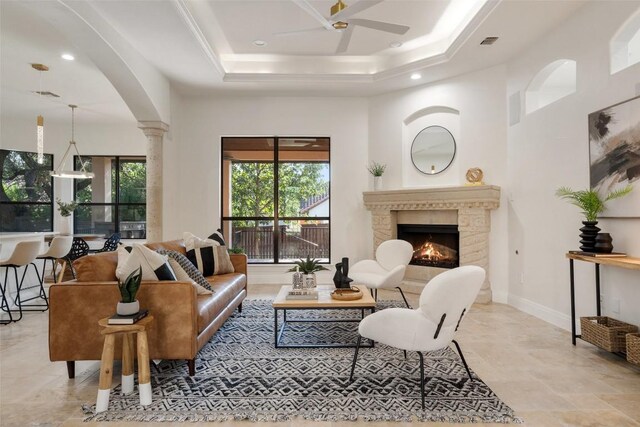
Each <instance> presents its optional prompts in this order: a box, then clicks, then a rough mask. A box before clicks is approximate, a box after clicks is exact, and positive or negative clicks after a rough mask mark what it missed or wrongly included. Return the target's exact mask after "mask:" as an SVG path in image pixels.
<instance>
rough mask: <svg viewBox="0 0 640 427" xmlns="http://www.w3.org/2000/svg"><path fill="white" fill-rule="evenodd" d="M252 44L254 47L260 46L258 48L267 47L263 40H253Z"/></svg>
mask: <svg viewBox="0 0 640 427" xmlns="http://www.w3.org/2000/svg"><path fill="white" fill-rule="evenodd" d="M253 44H255V45H256V46H260V47H262V46H266V45H267V42H266V41H264V40H254V41H253Z"/></svg>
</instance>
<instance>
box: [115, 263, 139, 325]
mask: <svg viewBox="0 0 640 427" xmlns="http://www.w3.org/2000/svg"><path fill="white" fill-rule="evenodd" d="M141 281H142V267H140V268H138V269H137V270H135V271H132V272H131V274H129V277H127V279H126V280H125V281H124V282H120V281H118V289H119V290H120V296H121V299H120V302H118V305H117V307H116V313H118V315H120V316H130V315H132V314H136V313H137V312H139V311H140V303H139V302H138V300H137V299H136V294H137V293H138V289H139V288H140V282H141Z"/></svg>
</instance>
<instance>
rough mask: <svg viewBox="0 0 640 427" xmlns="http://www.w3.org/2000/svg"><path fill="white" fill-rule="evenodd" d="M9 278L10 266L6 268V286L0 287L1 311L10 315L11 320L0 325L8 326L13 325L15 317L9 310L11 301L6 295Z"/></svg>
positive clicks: (0, 322) (0, 321) (1, 322)
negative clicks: (0, 296) (0, 297)
mask: <svg viewBox="0 0 640 427" xmlns="http://www.w3.org/2000/svg"><path fill="white" fill-rule="evenodd" d="M8 277H9V266H5V270H4V284H3V285H2V286H0V292H1V293H2V301H1V302H0V309H2V311H4V312H6V313H8V314H9V320H0V325H8V324H9V323H13V315H12V314H11V310H9V300H8V299H7V295H6V291H7V278H8ZM5 307H6V310H5Z"/></svg>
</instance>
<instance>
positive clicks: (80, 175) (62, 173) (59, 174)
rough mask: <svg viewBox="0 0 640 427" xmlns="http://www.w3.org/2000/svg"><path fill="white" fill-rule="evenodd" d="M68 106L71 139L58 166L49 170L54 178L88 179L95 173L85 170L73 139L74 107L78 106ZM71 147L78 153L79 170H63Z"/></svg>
mask: <svg viewBox="0 0 640 427" xmlns="http://www.w3.org/2000/svg"><path fill="white" fill-rule="evenodd" d="M69 108H71V141H69V147H68V148H67V151H65V153H64V156H63V157H62V161H61V162H60V164H59V165H58V167H57V168H56V169H54V170H53V172H51V176H53V177H56V178H75V179H90V178H93V177H94V176H95V174H94V173H93V172H87V169H86V167H87V164H86V162H84V161H83V160H82V156H81V155H80V152H79V151H78V147H77V146H76V141H75V139H74V136H75V110H76V108H78V106H77V105H72V104H70V105H69ZM72 149H73V150H75V152H76V154H77V155H78V159H79V160H80V170H79V171H74V170H73V169H70V170H64V165H65V163H66V162H67V158H68V157H69V154H71V150H72Z"/></svg>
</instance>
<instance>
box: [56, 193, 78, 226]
mask: <svg viewBox="0 0 640 427" xmlns="http://www.w3.org/2000/svg"><path fill="white" fill-rule="evenodd" d="M56 203H57V204H58V212H60V216H61V217H62V220H63V221H62V227H61V228H60V234H66V235H70V234H73V232H72V226H71V220H72V218H71V215H73V211H74V210H76V208H77V207H78V202H76V201H75V200H72V201H70V202H69V203H66V202H63V201H62V200H60V199H59V198H57V199H56Z"/></svg>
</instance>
